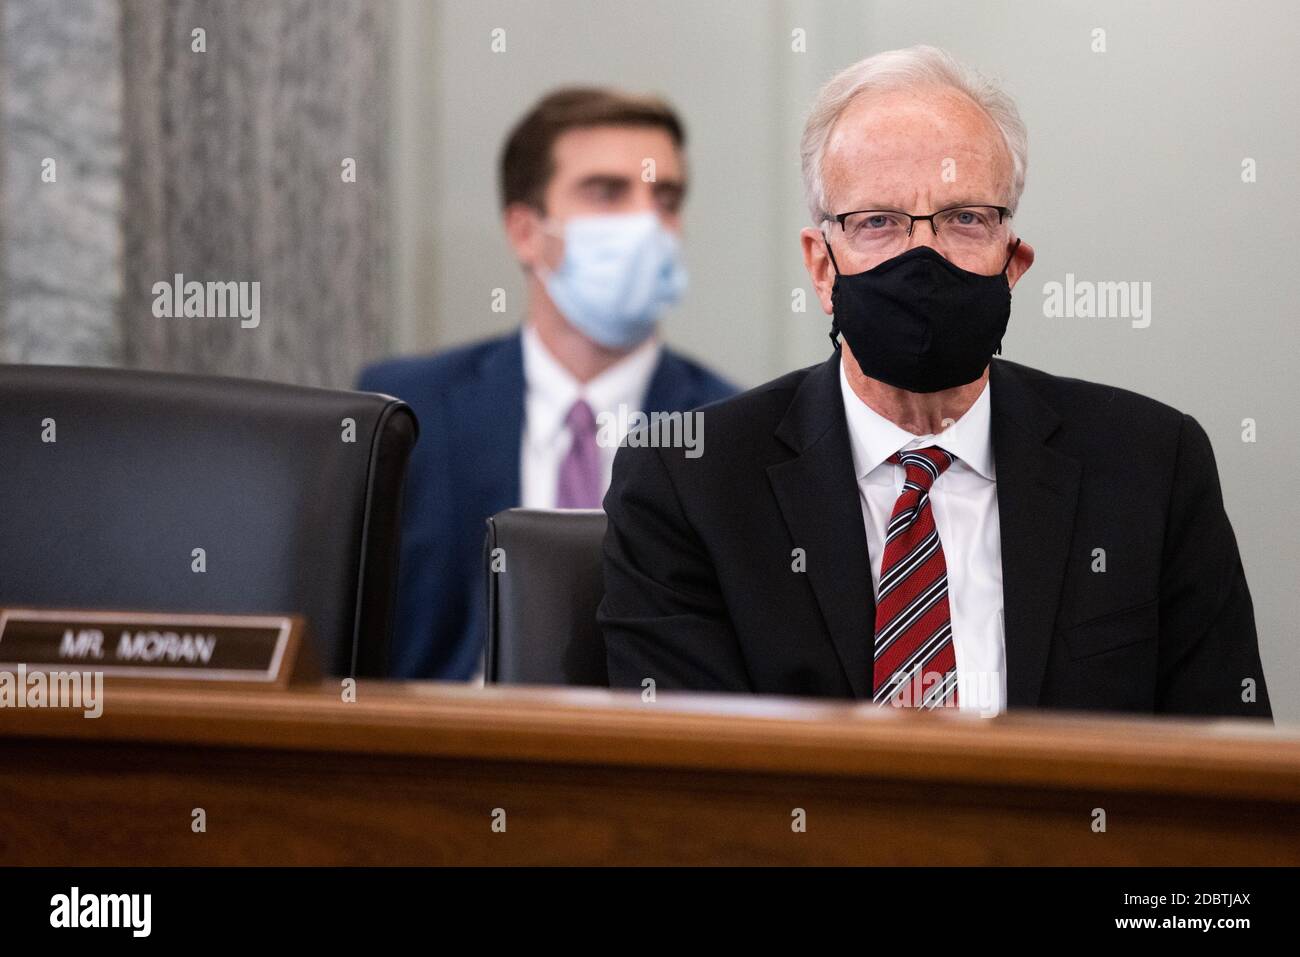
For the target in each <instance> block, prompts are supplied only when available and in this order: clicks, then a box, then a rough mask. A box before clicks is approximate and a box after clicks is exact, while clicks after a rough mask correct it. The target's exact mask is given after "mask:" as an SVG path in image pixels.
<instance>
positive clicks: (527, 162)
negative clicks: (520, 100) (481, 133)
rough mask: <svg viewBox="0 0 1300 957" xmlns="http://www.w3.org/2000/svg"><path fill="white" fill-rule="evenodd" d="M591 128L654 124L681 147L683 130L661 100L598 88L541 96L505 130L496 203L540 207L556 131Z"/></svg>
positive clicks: (552, 160)
mask: <svg viewBox="0 0 1300 957" xmlns="http://www.w3.org/2000/svg"><path fill="white" fill-rule="evenodd" d="M591 126H657V127H659V128H661V129H664V130H667V131H668V135H670V136H671V137H672V138H673V143H674V144H675V145H676V146H677V148H678V149H681V148H682V147H683V146H684V145H685V143H686V130H685V128H684V127H683V126H682V121H681V119H680V118H679V117H678V116H677V113H676V112H675V111H674V110H673V108H672V107H671V106H669V105H668V104H667V103H666V102H665V101H664V100H661V99H659V98H657V97H653V96H637V95H633V94H629V93H621V92H619V91H617V90H606V89H601V88H599V87H568V88H565V89H561V90H555V91H554V92H552V93H548V94H547V95H546V96H544V97H542V99H541V100H540V101H538V103H537V104H536V105H535V106H534V107H533V108H532V109H531V110H529V111H528V114H527V115H526V116H524V118H523V119H521V120H520V121H519V122H518V123H517V124H515V128H514V129H513V130H511V131H510V136H509V137H508V138H507V139H506V145H505V149H503V150H502V151H501V207H502V208H503V209H504V208H505V207H507V206H509V205H510V204H511V203H527V204H528V205H530V206H534V207H536V208H537V209H541V208H542V200H543V197H544V196H545V194H546V186H547V184H548V183H550V181H551V177H552V176H553V175H555V157H554V156H553V155H552V153H551V147H552V146H554V145H555V141H556V140H557V139H558V138H559V136H560V134H561V133H564V132H567V131H568V130H572V129H579V128H582V127H591Z"/></svg>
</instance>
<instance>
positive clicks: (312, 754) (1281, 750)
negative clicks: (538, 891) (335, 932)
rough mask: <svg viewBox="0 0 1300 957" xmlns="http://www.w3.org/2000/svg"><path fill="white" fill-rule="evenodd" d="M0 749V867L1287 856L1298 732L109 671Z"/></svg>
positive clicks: (5, 729) (1299, 805)
mask: <svg viewBox="0 0 1300 957" xmlns="http://www.w3.org/2000/svg"><path fill="white" fill-rule="evenodd" d="M0 767H3V769H4V771H3V773H2V774H0V864H45V865H73V864H76V865H90V864H96V865H100V864H104V865H108V864H244V863H254V864H554V863H564V864H588V863H590V864H616V863H617V864H622V863H647V864H648V863H653V864H720V863H762V864H1066V863H1069V864H1083V863H1090V864H1273V865H1281V864H1289V865H1296V864H1300V735H1298V734H1297V733H1296V732H1294V731H1289V732H1283V731H1278V730H1271V729H1270V730H1266V729H1264V728H1260V727H1258V726H1257V725H1254V724H1252V723H1251V722H1245V721H1222V722H1206V723H1198V722H1187V721H1174V720H1164V719H1159V720H1143V721H1134V720H1125V719H1119V718H1106V717H1103V718H1097V717H1083V716H1070V715H1050V714H1043V715H1023V716H1021V715H1008V716H1003V717H1000V718H996V719H992V720H988V719H981V718H979V717H973V716H972V717H966V716H962V715H958V714H915V713H884V712H877V711H875V710H874V709H871V708H870V707H858V706H852V705H844V704H818V703H815V702H807V701H794V700H789V699H752V698H750V699H746V698H735V697H729V696H726V697H702V696H701V697H695V696H673V695H667V694H661V695H660V696H659V700H658V702H657V703H654V704H646V703H643V702H642V701H641V700H640V697H639V696H638V695H637V694H635V693H630V692H604V691H594V690H593V691H588V690H572V689H570V690H565V689H504V688H490V689H486V690H483V689H471V688H467V687H462V686H452V685H437V684H392V685H388V684H380V683H371V684H367V683H364V682H363V683H362V684H361V685H360V687H359V694H358V700H357V702H356V703H351V704H348V703H344V702H342V701H341V700H340V695H339V691H338V687H337V685H327V686H323V687H321V688H319V689H316V688H309V689H304V690H293V691H288V692H275V691H265V690H262V691H253V692H247V691H246V692H237V691H188V692H183V693H178V692H175V691H164V690H126V689H121V688H112V687H110V688H109V689H108V693H107V696H106V700H105V710H104V714H103V716H102V717H101V718H99V719H97V720H87V719H85V718H83V717H81V714H80V712H69V711H53V710H30V711H18V710H5V711H0ZM194 808H203V809H204V810H205V812H206V817H207V831H206V833H193V831H192V830H191V820H192V818H191V813H192V810H193V809H194ZM494 808H501V809H504V811H505V815H506V817H505V820H506V830H505V832H504V833H494V831H493V829H492V822H493V809H494ZM795 808H802V809H804V811H805V812H806V816H807V818H806V819H807V830H806V832H805V833H796V832H795V831H794V830H793V829H792V827H791V824H792V821H793V817H792V812H793V811H794V809H795ZM1094 808H1102V809H1104V810H1105V813H1106V832H1105V833H1095V832H1094V831H1093V829H1092V823H1093V809H1094Z"/></svg>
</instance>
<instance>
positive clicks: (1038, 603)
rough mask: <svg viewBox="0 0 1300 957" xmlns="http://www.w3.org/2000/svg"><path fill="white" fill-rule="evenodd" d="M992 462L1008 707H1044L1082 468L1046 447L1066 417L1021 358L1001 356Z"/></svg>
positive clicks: (994, 380) (993, 371)
mask: <svg viewBox="0 0 1300 957" xmlns="http://www.w3.org/2000/svg"><path fill="white" fill-rule="evenodd" d="M989 376H990V387H991V389H992V392H991V395H990V398H991V399H992V430H993V461H994V468H995V470H996V473H997V483H998V522H999V527H1000V530H1001V535H1002V604H1003V620H1004V624H1005V635H1006V654H1007V706H1008V707H1009V708H1032V707H1035V706H1037V704H1038V700H1039V693H1040V691H1041V690H1042V686H1043V674H1044V671H1045V670H1046V667H1047V653H1048V646H1049V644H1050V642H1051V636H1052V628H1053V624H1054V622H1055V620H1056V612H1057V608H1058V607H1059V605H1060V599H1061V585H1062V583H1063V581H1064V579H1065V565H1066V559H1067V557H1068V552H1069V547H1070V540H1071V536H1072V532H1073V528H1074V512H1075V507H1076V505H1077V503H1078V496H1079V480H1080V476H1081V475H1082V471H1083V468H1082V466H1081V464H1080V463H1079V461H1078V460H1077V459H1074V458H1071V457H1070V456H1068V455H1065V454H1064V453H1062V452H1059V451H1057V450H1056V449H1053V448H1051V447H1050V446H1048V445H1047V439H1048V437H1049V436H1051V435H1052V433H1053V432H1055V431H1056V429H1057V427H1058V426H1059V424H1060V416H1059V415H1057V413H1056V412H1055V411H1054V410H1053V409H1052V408H1051V406H1049V405H1048V404H1047V403H1046V402H1045V401H1044V400H1043V399H1042V397H1040V396H1039V395H1038V393H1037V392H1035V391H1034V390H1033V388H1032V387H1031V386H1030V385H1029V384H1028V383H1027V382H1025V380H1024V376H1023V373H1022V372H1021V371H1020V370H1019V368H1018V367H1017V366H1015V365H1014V364H1010V363H1006V362H1004V361H1002V360H1001V359H998V358H994V359H993V363H992V367H991V368H990V370H989Z"/></svg>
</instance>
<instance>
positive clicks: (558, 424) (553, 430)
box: [523, 324, 663, 444]
mask: <svg viewBox="0 0 1300 957" xmlns="http://www.w3.org/2000/svg"><path fill="white" fill-rule="evenodd" d="M523 351H524V389H525V396H526V399H525V403H526V414H527V417H528V435H529V438H530V440H532V441H537V442H539V443H542V444H547V443H550V442H552V441H554V440H555V438H556V437H557V436H558V435H559V433H560V430H561V429H563V428H564V420H565V417H566V416H568V414H569V409H571V408H572V407H573V403H574V402H576V401H578V399H580V398H581V399H585V400H586V401H587V404H588V405H589V406H591V410H592V412H594V413H595V414H596V415H597V416H599V415H600V414H601V413H602V412H608V413H611V414H613V415H617V414H618V407H619V406H620V405H626V406H627V407H628V409H629V411H634V410H640V409H641V406H642V404H643V403H644V400H645V394H646V391H647V389H649V387H650V378H651V377H652V376H653V375H654V370H655V368H656V367H657V366H658V364H659V355H660V353H661V352H662V351H663V346H662V344H661V343H660V342H659V339H658V337H657V336H651V337H650V338H649V339H647V340H646V341H645V342H643V343H642V344H641V345H639V346H637V347H636V348H635V349H633V350H632V351H631V352H629V353H628V354H627V355H626V356H624V357H623V358H622V359H620V360H618V362H616V363H614V364H613V365H612V366H610V367H609V368H608V369H606V370H605V371H604V372H602V373H600V375H598V376H596V377H595V378H594V379H592V380H591V381H589V382H586V383H582V382H579V381H578V380H577V379H575V378H574V377H573V375H572V374H571V373H570V372H569V370H568V369H566V368H564V366H563V365H561V364H560V361H559V360H558V359H556V358H555V356H553V355H551V351H550V350H549V349H547V348H546V346H545V345H544V344H543V343H542V340H541V337H540V336H538V334H537V330H535V329H534V328H533V327H532V326H531V325H528V324H526V325H525V326H524V329H523Z"/></svg>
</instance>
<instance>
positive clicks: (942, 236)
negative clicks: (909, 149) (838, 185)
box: [830, 205, 1011, 257]
mask: <svg viewBox="0 0 1300 957" xmlns="http://www.w3.org/2000/svg"><path fill="white" fill-rule="evenodd" d="M1010 215H1011V210H1010V209H1008V208H1007V207H1006V206H975V205H970V206H949V207H947V208H946V209H941V210H938V211H937V212H933V213H929V214H928V215H924V216H921V215H913V214H912V213H904V212H901V211H899V210H896V209H858V210H854V211H852V212H848V213H839V214H837V215H834V216H832V217H830V218H831V219H833V220H834V221H835V222H837V223H838V224H839V226H840V229H841V230H843V232H844V238H845V240H846V242H847V243H848V245H849V247H850V248H851V249H853V250H854V251H855V252H857V253H859V254H860V255H862V256H877V257H881V256H890V255H894V254H896V253H898V252H901V251H902V250H903V249H904V248H905V247H906V245H907V242H908V240H909V239H910V238H911V236H912V230H913V229H915V228H916V224H917V223H919V222H928V223H929V224H930V228H931V229H932V230H933V231H934V236H935V241H936V243H937V245H938V246H939V247H940V248H941V250H947V251H949V252H952V253H955V254H957V255H966V254H974V253H978V252H979V251H980V250H982V249H984V248H986V247H989V246H993V245H996V244H997V243H999V242H1002V241H1004V240H1005V239H1006V237H1007V231H1006V228H1005V223H1006V220H1007V217H1009V216H1010Z"/></svg>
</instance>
